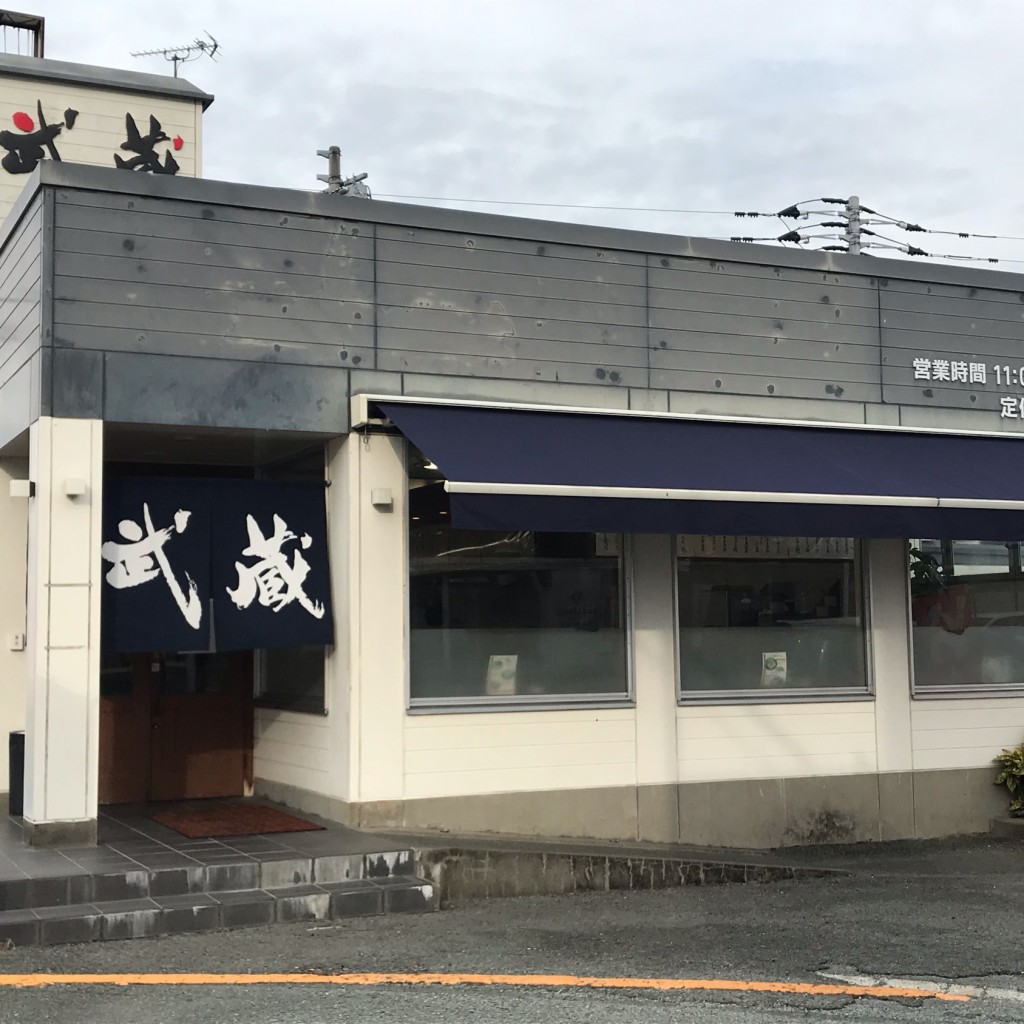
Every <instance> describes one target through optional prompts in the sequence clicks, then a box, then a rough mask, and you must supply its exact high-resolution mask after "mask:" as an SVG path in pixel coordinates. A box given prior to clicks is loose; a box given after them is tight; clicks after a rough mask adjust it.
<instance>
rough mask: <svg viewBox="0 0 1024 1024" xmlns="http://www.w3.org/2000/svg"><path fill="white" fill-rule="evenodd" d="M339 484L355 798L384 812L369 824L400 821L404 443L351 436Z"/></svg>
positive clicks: (339, 463)
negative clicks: (344, 544)
mask: <svg viewBox="0 0 1024 1024" xmlns="http://www.w3.org/2000/svg"><path fill="white" fill-rule="evenodd" d="M335 469H338V470H340V471H341V474H339V475H341V477H342V478H341V479H339V477H338V476H335V475H334V470H335ZM332 480H333V483H332V487H331V489H332V490H333V489H334V487H336V486H341V487H343V488H344V492H343V493H342V494H341V495H340V496H339V497H340V498H341V500H343V501H344V502H345V504H346V507H347V516H344V517H339V518H340V519H341V521H342V522H344V528H345V529H346V530H347V531H348V537H347V558H346V563H347V566H346V567H347V579H348V583H347V588H348V595H347V601H346V602H345V604H344V605H342V606H340V607H339V614H338V622H339V625H340V626H343V624H344V620H343V619H342V614H343V612H344V614H345V615H346V617H347V643H348V645H349V674H350V685H349V692H348V696H349V701H350V703H349V713H350V715H351V720H350V731H349V736H350V749H349V797H348V799H349V800H350V801H351V802H354V803H367V802H372V803H378V804H382V805H384V806H380V807H378V809H377V811H376V813H374V814H373V815H372V816H371V817H369V818H367V819H366V823H368V824H369V823H373V822H374V821H380V822H381V823H387V822H389V821H397V815H398V814H399V813H400V806H399V804H400V801H401V800H402V797H403V793H404V743H405V737H404V730H405V709H406V673H407V664H406V661H407V649H408V644H407V639H406V618H407V611H406V604H407V597H406V592H407V587H408V577H407V572H408V570H407V562H406V546H407V535H408V534H407V524H406V494H407V483H406V469H405V442H404V440H403V439H402V438H398V437H389V436H385V435H380V434H374V435H369V436H366V437H363V436H360V435H358V434H350V435H349V436H348V437H347V438H346V439H345V442H344V456H343V457H338V458H336V459H335V460H334V461H333V462H332ZM387 498H390V507H388V506H387V502H386V499H387ZM374 499H376V501H377V504H376V505H375V504H374ZM333 506H334V502H333V501H332V507H333ZM332 533H333V527H332ZM346 606H347V607H346ZM389 804H392V805H393V807H391V808H389V807H388V806H387V805H389Z"/></svg>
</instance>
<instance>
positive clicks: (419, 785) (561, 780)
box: [405, 763, 636, 800]
mask: <svg viewBox="0 0 1024 1024" xmlns="http://www.w3.org/2000/svg"><path fill="white" fill-rule="evenodd" d="M635 777H636V773H635V771H633V770H632V763H631V764H630V765H629V766H623V765H619V764H602V765H585V766H577V767H563V768H531V767H521V768H518V769H516V770H515V771H510V770H507V769H503V770H500V771H473V770H469V769H463V770H462V771H458V772H446V773H443V774H435V775H410V774H407V775H406V783H405V796H406V799H408V800H415V799H419V798H423V797H432V796H458V795H469V794H474V793H476V794H479V793H523V792H543V791H545V790H552V789H595V788H600V787H604V786H631V785H633V784H634V780H635Z"/></svg>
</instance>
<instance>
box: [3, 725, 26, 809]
mask: <svg viewBox="0 0 1024 1024" xmlns="http://www.w3.org/2000/svg"><path fill="white" fill-rule="evenodd" d="M7 754H8V765H9V767H10V774H9V778H10V782H9V785H8V789H9V790H10V793H9V795H8V811H7V813H8V814H19V815H20V814H24V813H25V732H24V730H19V731H18V732H12V733H11V735H10V739H9V741H8V747H7Z"/></svg>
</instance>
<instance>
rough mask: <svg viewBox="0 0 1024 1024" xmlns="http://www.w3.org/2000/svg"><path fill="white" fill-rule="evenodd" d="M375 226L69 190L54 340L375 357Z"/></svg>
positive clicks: (157, 350) (211, 352)
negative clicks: (370, 234)
mask: <svg viewBox="0 0 1024 1024" xmlns="http://www.w3.org/2000/svg"><path fill="white" fill-rule="evenodd" d="M129 206H130V208H128V207H129ZM369 231H370V229H369V228H367V227H366V226H365V225H354V224H343V223H340V222H337V221H326V220H323V219H315V218H300V217H287V216H283V217H282V216H280V215H276V214H273V213H269V212H264V211H258V210H246V211H239V210H234V209H222V208H219V207H218V208H214V207H206V206H197V205H196V204H189V203H176V202H173V201H166V200H156V199H143V198H141V197H128V196H108V195H102V194H97V193H89V192H67V193H61V194H60V196H59V198H58V203H57V211H56V231H55V249H56V257H55V261H54V263H55V282H54V312H53V319H54V345H55V346H58V347H67V348H79V349H93V350H101V351H107V352H139V351H141V352H146V353H149V354H153V355H172V356H191V357H195V358H212V359H226V358H227V359H230V358H234V359H240V360H243V361H246V362H253V361H266V362H280V363H289V364H299V365H312V366H324V367H338V366H341V367H346V366H348V365H355V366H358V365H360V364H361V363H370V362H371V361H372V358H373V335H374V304H373V262H372V253H373V240H372V238H371V237H369Z"/></svg>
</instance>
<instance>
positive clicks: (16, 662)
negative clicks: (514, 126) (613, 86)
mask: <svg viewBox="0 0 1024 1024" xmlns="http://www.w3.org/2000/svg"><path fill="white" fill-rule="evenodd" d="M27 479H28V459H0V563H2V564H3V566H4V575H3V586H2V587H0V744H2V746H0V792H4V791H6V790H7V788H8V783H9V779H8V771H7V768H8V765H7V735H8V733H10V732H11V731H12V730H14V729H24V728H25V679H26V675H27V673H28V658H27V656H26V653H25V651H12V650H11V639H12V637H13V636H14V634H15V633H24V632H25V567H26V561H27V558H28V501H26V500H25V499H24V498H12V497H11V496H10V487H9V483H10V481H11V480H27Z"/></svg>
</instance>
